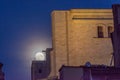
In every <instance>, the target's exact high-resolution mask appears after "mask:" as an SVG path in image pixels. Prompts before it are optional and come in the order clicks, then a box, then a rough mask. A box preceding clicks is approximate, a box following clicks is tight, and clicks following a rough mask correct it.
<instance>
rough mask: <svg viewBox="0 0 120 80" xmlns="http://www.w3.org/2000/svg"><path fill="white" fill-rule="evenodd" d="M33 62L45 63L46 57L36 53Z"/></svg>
mask: <svg viewBox="0 0 120 80" xmlns="http://www.w3.org/2000/svg"><path fill="white" fill-rule="evenodd" d="M35 60H38V61H45V60H46V55H45V53H42V52H37V53H36V55H35Z"/></svg>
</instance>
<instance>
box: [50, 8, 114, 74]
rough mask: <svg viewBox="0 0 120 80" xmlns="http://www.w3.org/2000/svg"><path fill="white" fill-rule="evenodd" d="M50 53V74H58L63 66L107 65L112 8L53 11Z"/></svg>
mask: <svg viewBox="0 0 120 80" xmlns="http://www.w3.org/2000/svg"><path fill="white" fill-rule="evenodd" d="M51 16H52V39H53V51H52V52H51V67H52V68H51V69H52V71H51V75H50V76H55V75H58V70H59V69H60V67H61V66H62V65H67V66H80V65H84V64H85V63H86V62H87V61H89V62H91V63H92V64H105V65H110V60H111V57H112V52H113V49H112V43H111V39H110V33H111V32H112V31H113V16H112V11H111V9H72V10H69V11H59V10H58V11H57V10H56V11H53V12H52V14H51Z"/></svg>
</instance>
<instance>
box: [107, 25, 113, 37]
mask: <svg viewBox="0 0 120 80" xmlns="http://www.w3.org/2000/svg"><path fill="white" fill-rule="evenodd" d="M112 31H113V29H112V26H108V37H111V33H112Z"/></svg>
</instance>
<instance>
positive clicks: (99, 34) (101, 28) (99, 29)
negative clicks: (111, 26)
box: [98, 26, 104, 38]
mask: <svg viewBox="0 0 120 80" xmlns="http://www.w3.org/2000/svg"><path fill="white" fill-rule="evenodd" d="M103 37H104V36H103V27H102V26H98V38H103Z"/></svg>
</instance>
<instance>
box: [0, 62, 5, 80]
mask: <svg viewBox="0 0 120 80" xmlns="http://www.w3.org/2000/svg"><path fill="white" fill-rule="evenodd" d="M2 67H3V64H2V63H0V80H5V79H4V73H3V71H2Z"/></svg>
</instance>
